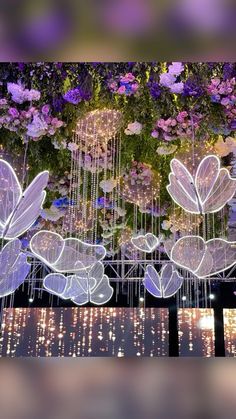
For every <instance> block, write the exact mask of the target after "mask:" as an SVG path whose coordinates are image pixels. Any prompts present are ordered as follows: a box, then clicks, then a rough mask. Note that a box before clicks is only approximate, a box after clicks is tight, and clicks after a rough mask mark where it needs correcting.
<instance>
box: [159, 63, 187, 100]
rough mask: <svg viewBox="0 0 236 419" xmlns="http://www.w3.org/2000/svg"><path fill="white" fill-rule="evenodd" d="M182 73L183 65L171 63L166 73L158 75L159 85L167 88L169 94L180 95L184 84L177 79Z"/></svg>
mask: <svg viewBox="0 0 236 419" xmlns="http://www.w3.org/2000/svg"><path fill="white" fill-rule="evenodd" d="M183 71H184V65H183V64H182V63H181V62H173V63H172V64H171V65H169V67H168V71H167V72H166V73H162V74H161V75H160V85H161V86H163V87H166V88H168V89H169V90H170V92H171V93H175V94H179V93H182V92H183V89H184V83H183V82H182V81H179V80H178V78H179V76H180V74H181V73H182V72H183Z"/></svg>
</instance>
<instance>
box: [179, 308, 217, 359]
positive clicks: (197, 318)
mask: <svg viewBox="0 0 236 419" xmlns="http://www.w3.org/2000/svg"><path fill="white" fill-rule="evenodd" d="M178 330H179V331H178V335H179V355H180V356H201V357H212V356H214V346H215V345H214V341H215V333H214V314H213V310H212V309H206V308H203V309H193V308H191V309H188V308H184V309H179V310H178ZM187 343H188V344H187Z"/></svg>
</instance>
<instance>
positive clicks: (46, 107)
mask: <svg viewBox="0 0 236 419" xmlns="http://www.w3.org/2000/svg"><path fill="white" fill-rule="evenodd" d="M49 111H50V105H44V106H43V107H42V113H43V114H44V115H48V114H49Z"/></svg>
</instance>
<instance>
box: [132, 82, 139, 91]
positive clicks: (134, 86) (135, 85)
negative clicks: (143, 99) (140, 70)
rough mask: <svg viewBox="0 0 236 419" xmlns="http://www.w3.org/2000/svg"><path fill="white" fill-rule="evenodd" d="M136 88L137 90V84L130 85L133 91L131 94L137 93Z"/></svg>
mask: <svg viewBox="0 0 236 419" xmlns="http://www.w3.org/2000/svg"><path fill="white" fill-rule="evenodd" d="M138 88H139V84H138V83H133V84H131V89H132V90H133V92H137V90H138Z"/></svg>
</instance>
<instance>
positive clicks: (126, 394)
mask: <svg viewBox="0 0 236 419" xmlns="http://www.w3.org/2000/svg"><path fill="white" fill-rule="evenodd" d="M235 374H236V364H235V362H234V361H233V360H232V361H231V360H227V361H226V360H208V361H207V362H206V360H201V359H195V360H190V359H184V360H181V359H179V360H178V359H161V360H153V359H146V360H138V361H137V360H132V359H129V360H128V361H127V360H125V359H123V360H114V359H112V360H108V359H106V360H104V359H99V360H95V359H80V360H78V359H76V360H74V359H70V360H68V359H67V360H62V359H52V360H50V361H49V360H32V361H26V360H25V361H23V360H22V361H20V360H4V359H2V360H1V361H0V376H1V380H0V406H1V414H0V417H1V418H2V419H41V418H44V419H47V418H50V419H54V418H55V419H75V418H76V419H93V418H94V419H95V418H96V419H100V418H101V419H111V418H112V419H121V418H122V419H126V418H129V419H132V418H135V419H141V418H144V419H158V418H161V419H172V418H173V419H180V418H181V419H192V418H194V419H195V418H196V419H197V418H199V419H200V418H201V419H204V418H207V419H210V418H214V419H226V418H227V419H231V418H232V419H233V418H235V411H236V398H235V393H236V390H235Z"/></svg>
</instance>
